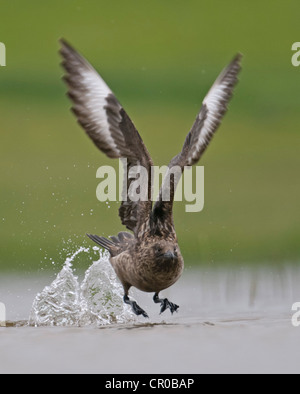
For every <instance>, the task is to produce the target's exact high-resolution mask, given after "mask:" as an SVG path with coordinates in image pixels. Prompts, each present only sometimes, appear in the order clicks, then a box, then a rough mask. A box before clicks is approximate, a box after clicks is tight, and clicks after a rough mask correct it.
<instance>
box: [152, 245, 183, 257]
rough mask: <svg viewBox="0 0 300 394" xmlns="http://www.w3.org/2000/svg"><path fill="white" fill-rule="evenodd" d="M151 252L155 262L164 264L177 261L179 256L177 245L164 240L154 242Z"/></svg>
mask: <svg viewBox="0 0 300 394" xmlns="http://www.w3.org/2000/svg"><path fill="white" fill-rule="evenodd" d="M152 252H153V254H154V256H155V259H156V260H161V261H164V262H168V261H169V262H175V261H177V260H178V258H179V255H180V251H179V248H178V245H177V244H176V243H174V242H170V241H166V240H161V241H158V242H156V243H155V244H154V246H153V249H152Z"/></svg>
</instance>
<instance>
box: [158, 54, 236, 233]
mask: <svg viewBox="0 0 300 394" xmlns="http://www.w3.org/2000/svg"><path fill="white" fill-rule="evenodd" d="M241 59H242V55H241V54H237V55H236V56H235V58H234V59H233V60H232V62H231V63H230V64H229V65H228V66H227V67H226V68H225V69H224V70H223V71H222V72H221V74H220V75H219V77H218V78H217V79H216V81H215V83H214V84H213V85H212V87H211V89H210V90H209V92H208V93H207V95H206V96H205V98H204V100H203V102H202V107H201V109H200V112H199V114H198V115H197V118H196V120H195V122H194V124H193V126H192V128H191V131H190V132H189V133H188V135H187V137H186V139H185V142H184V145H183V148H182V151H181V153H179V154H178V155H177V156H175V157H174V158H173V159H172V160H171V162H170V163H169V166H168V167H169V168H168V171H167V173H166V176H165V180H164V182H163V184H162V187H161V189H160V192H159V196H158V199H157V201H156V203H155V204H154V208H153V215H152V216H153V218H154V223H158V222H160V223H161V225H162V226H163V223H164V222H165V221H166V220H171V217H172V207H173V200H174V194H175V190H176V186H177V183H178V181H179V177H178V176H177V177H175V176H173V174H171V172H172V168H173V167H175V166H176V167H178V168H179V169H180V172H181V173H182V172H183V171H184V167H185V166H192V165H194V164H196V163H197V162H198V161H199V160H200V158H201V156H202V155H203V153H204V152H205V150H206V148H207V147H208V145H209V143H210V141H211V140H212V138H213V136H214V134H215V132H216V131H217V129H218V127H219V125H220V123H221V120H222V118H223V116H224V115H225V113H226V111H227V107H228V103H229V101H230V99H231V97H232V94H233V90H234V87H235V85H236V83H237V82H238V73H239V72H240V69H241V65H240V63H241ZM175 178H176V179H175ZM166 188H169V189H170V193H165V190H166ZM164 195H167V196H168V195H169V196H170V199H169V200H168V201H163V196H164Z"/></svg>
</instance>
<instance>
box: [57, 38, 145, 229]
mask: <svg viewBox="0 0 300 394" xmlns="http://www.w3.org/2000/svg"><path fill="white" fill-rule="evenodd" d="M60 42H61V49H60V54H61V56H62V58H63V62H62V66H63V67H64V69H65V71H66V75H65V76H64V81H65V82H66V84H67V85H68V95H69V97H70V99H71V101H72V102H73V107H72V110H73V112H74V114H75V116H76V117H77V120H78V123H79V124H80V125H81V126H82V127H83V129H84V130H85V131H86V133H87V134H88V136H89V137H90V138H91V139H92V141H93V142H94V144H95V145H96V146H97V147H98V148H99V149H100V150H101V151H102V152H104V153H105V154H106V155H107V156H108V157H111V158H126V159H127V175H128V174H130V169H132V167H136V166H137V167H138V166H142V167H144V168H145V169H146V171H147V174H148V183H146V185H145V188H147V190H146V194H147V196H148V199H147V201H133V200H132V199H131V198H130V185H131V183H132V181H133V179H134V178H133V177H130V176H128V179H125V181H126V182H125V186H124V188H125V190H123V196H124V197H125V196H126V198H125V199H124V201H122V203H121V207H120V209H119V215H120V218H121V221H122V223H123V224H124V225H125V226H126V227H127V228H128V229H130V230H132V231H134V232H138V228H139V225H140V223H143V222H145V220H146V219H148V218H149V216H150V213H151V209H152V202H151V166H152V160H151V158H150V155H149V153H148V151H147V149H146V147H145V145H144V143H143V141H142V138H141V137H140V135H139V133H138V131H137V130H136V128H135V126H134V125H133V123H132V121H131V119H130V118H129V116H128V115H127V113H126V112H125V110H124V108H123V107H122V106H121V104H120V103H119V101H118V100H117V98H116V97H115V95H114V94H113V92H112V91H111V90H110V88H109V87H108V86H107V85H106V83H105V82H104V81H103V79H102V78H101V77H100V75H99V74H98V73H97V72H96V71H95V69H94V68H93V67H92V66H91V65H90V64H89V63H88V62H87V61H86V60H85V59H84V58H83V57H82V56H81V55H80V54H79V53H78V52H77V51H75V49H73V48H72V47H71V46H70V45H69V44H68V43H67V42H66V41H65V40H61V41H60Z"/></svg>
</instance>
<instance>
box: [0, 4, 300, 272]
mask: <svg viewBox="0 0 300 394" xmlns="http://www.w3.org/2000/svg"><path fill="white" fill-rule="evenodd" d="M299 14H300V3H299V2H298V1H286V2H282V1H276V0H275V1H272V2H270V1H264V0H263V1H251V2H246V1H241V2H237V1H226V2H225V1H221V0H220V1H216V0H214V1H199V0H198V1H189V0H187V1H176V0H172V1H161V0H160V1H158V0H152V1H151V2H146V1H111V2H108V1H101V0H100V1H99V0H98V1H83V0H81V1H76V0H73V1H71V0H68V1H67V0H60V1H57V0H52V1H51V2H41V1H32V0H28V1H26V2H24V1H10V2H8V1H1V2H0V21H1V23H0V42H3V43H5V45H6V50H7V59H6V62H7V66H6V67H1V68H0V86H1V88H0V114H1V115H0V119H1V120H0V122H1V131H0V132H1V143H0V144H1V145H0V160H1V192H0V204H1V205H0V210H1V213H0V226H1V227H0V240H1V241H0V242H1V251H0V269H1V270H9V271H18V270H30V269H34V270H39V269H43V268H51V267H52V263H53V262H55V263H57V264H60V263H63V260H64V257H65V255H67V254H68V253H71V252H75V251H76V249H77V248H78V247H79V246H81V245H90V242H89V240H86V237H85V233H86V232H95V233H98V234H99V235H105V236H107V235H112V234H115V233H117V232H118V231H120V230H122V229H123V227H122V226H121V223H120V221H119V218H118V213H117V210H118V204H117V203H111V204H110V208H109V207H108V206H107V205H106V204H105V203H100V202H98V201H97V200H96V186H97V184H98V183H99V180H97V179H96V170H97V168H98V167H99V166H100V165H107V164H112V163H113V161H111V160H109V159H107V158H106V157H105V156H104V155H103V154H102V153H100V152H98V151H97V149H96V148H95V147H94V145H93V144H92V143H91V142H90V141H89V140H88V138H87V137H86V136H85V134H84V132H83V131H82V130H81V129H80V128H79V126H78V125H77V124H76V121H75V118H74V117H73V116H72V114H71V113H70V111H69V108H70V102H69V101H68V99H67V98H66V96H65V91H66V89H65V86H64V85H63V83H62V81H61V76H62V70H61V68H60V66H59V62H60V59H59V56H58V53H57V51H58V49H59V45H58V39H59V38H60V37H64V38H66V39H67V40H68V41H70V43H72V45H73V46H75V48H77V49H78V50H79V51H80V52H81V53H83V54H84V56H85V57H87V59H88V60H89V61H90V62H91V63H92V64H93V65H94V66H95V68H96V69H97V70H98V71H99V72H100V73H101V75H102V76H103V78H104V79H105V80H106V82H107V83H108V85H109V86H110V87H111V88H112V90H113V91H114V92H115V93H116V95H117V97H118V98H119V100H120V101H121V103H122V104H123V105H124V107H125V109H126V111H127V112H128V114H129V116H130V117H131V118H132V120H133V121H134V123H135V125H136V127H137V129H138V130H139V131H140V133H141V135H142V137H143V139H144V142H145V143H146V145H147V147H148V148H149V151H150V154H151V155H152V158H153V160H154V162H155V164H156V165H163V164H167V163H168V162H169V160H170V158H172V157H173V156H174V155H175V154H176V153H178V152H179V150H180V149H181V147H182V144H183V141H184V139H185V135H186V133H187V132H188V131H189V129H190V127H191V125H192V123H193V121H194V119H195V117H196V114H197V112H198V110H199V108H200V105H201V102H202V99H203V97H204V95H205V93H206V92H207V90H208V89H209V87H210V86H211V84H212V83H213V81H214V80H215V78H216V77H217V75H218V73H219V72H220V71H221V69H222V68H223V67H224V66H225V65H227V63H228V62H229V61H230V60H231V58H232V57H233V56H234V55H235V54H236V52H238V51H239V52H242V53H243V54H244V59H243V71H242V73H241V75H240V83H239V85H238V87H237V89H236V91H235V96H234V99H233V100H232V102H231V104H230V110H229V112H228V114H227V115H226V117H225V119H224V121H223V123H222V126H221V128H220V130H219V131H218V134H217V135H216V137H215V139H214V140H213V142H212V144H211V145H210V147H209V149H208V151H207V152H206V154H205V156H204V158H203V160H202V161H201V163H199V164H201V165H204V166H205V207H204V210H203V211H202V212H200V213H193V214H191V213H185V209H184V208H185V203H184V202H177V203H176V206H175V224H176V228H177V232H178V237H179V240H180V246H181V249H182V252H183V254H184V256H185V260H186V265H187V266H188V267H189V266H191V265H193V264H219V263H221V264H224V263H226V262H230V263H234V264H239V265H241V266H243V265H245V264H261V263H269V264H280V263H281V264H285V263H287V262H296V263H297V262H299V252H300V242H299V234H300V210H299V208H298V202H299V193H300V185H299V168H300V167H299V164H300V158H299V146H300V144H299V143H300V137H299V136H300V133H299V103H300V89H299V85H300V83H299V76H300V67H298V68H297V67H293V66H292V64H291V56H292V51H291V46H292V43H293V42H295V41H300V33H299V21H298V19H299ZM117 164H118V163H117V162H115V165H117ZM82 264H85V263H84V262H83V263H82ZM82 268H84V267H82Z"/></svg>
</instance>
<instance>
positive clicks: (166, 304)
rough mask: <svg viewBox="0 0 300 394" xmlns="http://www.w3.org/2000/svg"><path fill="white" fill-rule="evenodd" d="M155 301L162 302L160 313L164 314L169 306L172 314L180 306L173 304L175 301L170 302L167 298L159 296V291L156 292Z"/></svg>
mask: <svg viewBox="0 0 300 394" xmlns="http://www.w3.org/2000/svg"><path fill="white" fill-rule="evenodd" d="M153 301H154V302H155V303H156V304H159V303H160V305H161V308H160V314H162V313H163V312H164V311H165V310H166V309H167V308H169V309H170V311H171V313H172V315H173V313H174V312H176V311H177V309H178V308H179V306H178V305H176V304H173V302H170V301H169V300H168V299H167V298H159V297H158V293H155V294H154V297H153Z"/></svg>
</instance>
